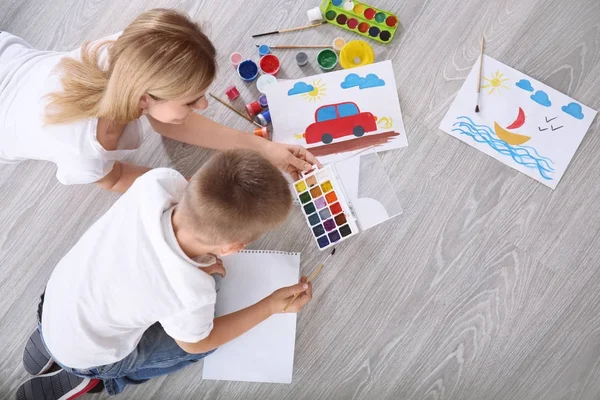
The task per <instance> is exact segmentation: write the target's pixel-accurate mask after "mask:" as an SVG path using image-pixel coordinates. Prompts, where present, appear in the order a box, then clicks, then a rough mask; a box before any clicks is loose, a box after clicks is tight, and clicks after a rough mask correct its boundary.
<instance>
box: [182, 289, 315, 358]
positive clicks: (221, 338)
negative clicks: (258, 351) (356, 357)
mask: <svg viewBox="0 0 600 400" xmlns="http://www.w3.org/2000/svg"><path fill="white" fill-rule="evenodd" d="M303 292H305V293H304V294H302V295H301V296H299V297H298V298H297V299H296V301H294V303H293V304H292V305H291V306H290V307H289V308H288V309H287V312H298V311H300V310H301V309H302V307H303V306H304V305H305V304H306V303H308V302H309V301H310V299H311V298H312V285H311V284H310V282H309V283H306V277H303V278H302V280H301V281H300V283H298V284H296V285H294V286H289V287H285V288H281V289H279V290H277V291H275V292H273V294H271V295H270V296H268V297H265V298H264V299H262V300H261V301H259V302H258V303H256V304H254V305H251V306H250V307H247V308H244V309H242V310H239V311H236V312H234V313H231V314H227V315H224V316H222V317H219V318H216V319H215V321H214V325H213V329H212V331H210V334H209V335H208V337H206V338H205V339H202V340H200V341H199V342H196V343H187V342H181V341H179V340H176V342H177V344H178V345H179V347H181V349H182V350H183V351H185V352H186V353H191V354H200V353H206V352H208V351H211V350H213V349H216V348H217V347H219V346H221V345H223V344H225V343H227V342H229V341H231V340H233V339H235V338H236V337H238V336H240V335H242V334H244V333H246V332H247V331H249V330H250V329H252V328H254V327H255V326H256V325H258V324H260V323H261V322H263V321H264V320H266V319H267V318H269V317H270V316H271V315H273V314H277V313H281V312H283V309H284V308H285V306H286V305H287V303H288V301H289V300H290V299H291V298H292V296H294V295H295V294H296V293H303Z"/></svg>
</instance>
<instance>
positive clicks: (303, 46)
mask: <svg viewBox="0 0 600 400" xmlns="http://www.w3.org/2000/svg"><path fill="white" fill-rule="evenodd" d="M259 46H260V45H258V44H257V45H256V47H259ZM332 47H333V46H332V45H330V44H298V45H296V44H287V45H281V46H269V48H270V49H330V48H332Z"/></svg>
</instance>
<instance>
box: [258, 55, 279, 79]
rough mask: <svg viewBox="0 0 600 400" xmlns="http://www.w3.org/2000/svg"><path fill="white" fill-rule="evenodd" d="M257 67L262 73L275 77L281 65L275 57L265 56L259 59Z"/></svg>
mask: <svg viewBox="0 0 600 400" xmlns="http://www.w3.org/2000/svg"><path fill="white" fill-rule="evenodd" d="M259 65H260V70H261V71H262V72H264V73H265V74H270V75H273V76H275V75H277V73H278V72H279V66H280V65H281V64H280V63H279V58H277V57H276V56H275V55H273V54H267V55H265V56H263V57H262V58H261V59H260V61H259Z"/></svg>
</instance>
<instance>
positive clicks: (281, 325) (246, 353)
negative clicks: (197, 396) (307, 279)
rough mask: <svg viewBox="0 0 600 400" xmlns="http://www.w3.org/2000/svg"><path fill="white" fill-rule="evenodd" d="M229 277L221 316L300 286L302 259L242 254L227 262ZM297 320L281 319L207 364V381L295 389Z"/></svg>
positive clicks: (261, 327) (219, 301)
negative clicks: (285, 385) (281, 385)
mask: <svg viewBox="0 0 600 400" xmlns="http://www.w3.org/2000/svg"><path fill="white" fill-rule="evenodd" d="M223 265H224V266H225V269H226V270H227V276H226V277H225V278H224V279H222V280H221V287H220V289H219V292H218V293H217V305H216V314H217V316H221V315H226V314H230V313H232V312H235V311H238V310H240V309H242V308H245V307H248V306H250V305H252V304H254V303H256V302H258V301H259V300H261V299H263V298H265V297H266V296H268V295H270V294H271V293H273V292H274V291H275V290H277V289H279V288H281V287H284V286H291V285H294V284H296V283H298V279H299V274H300V254H299V253H283V252H271V251H258V250H257V251H243V252H240V253H237V254H233V255H230V256H227V257H224V258H223ZM295 344H296V314H293V313H289V314H276V315H273V316H271V317H270V318H269V319H267V320H266V321H264V322H262V323H261V324H259V325H257V326H256V327H254V328H253V329H251V330H250V331H248V332H246V333H245V334H243V335H242V336H240V337H238V338H237V339H234V340H232V341H231V342H229V343H226V344H224V345H223V346H221V347H219V348H218V349H217V351H215V352H214V353H213V354H211V355H209V356H208V357H206V358H205V359H204V371H203V374H202V378H203V379H215V380H228V381H247V382H271V383H291V382H292V372H293V369H294V347H295Z"/></svg>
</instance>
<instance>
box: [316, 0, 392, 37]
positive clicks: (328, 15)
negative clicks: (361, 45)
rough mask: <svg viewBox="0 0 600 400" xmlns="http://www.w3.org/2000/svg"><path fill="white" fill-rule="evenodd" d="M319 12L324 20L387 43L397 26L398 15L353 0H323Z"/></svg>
mask: <svg viewBox="0 0 600 400" xmlns="http://www.w3.org/2000/svg"><path fill="white" fill-rule="evenodd" d="M320 9H321V13H322V14H323V17H324V18H325V21H327V22H329V23H330V24H333V25H336V26H339V27H340V28H344V29H347V30H349V31H352V32H354V33H358V34H359V35H361V36H364V37H368V38H369V39H373V40H376V41H378V42H379V43H384V44H385V43H389V42H391V41H392V39H393V38H394V34H395V33H396V30H397V28H398V17H397V16H396V15H394V14H392V13H390V12H389V11H385V10H380V9H378V8H375V7H373V6H370V5H368V4H365V3H361V2H358V1H353V0H323V1H322V2H321V6H320Z"/></svg>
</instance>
